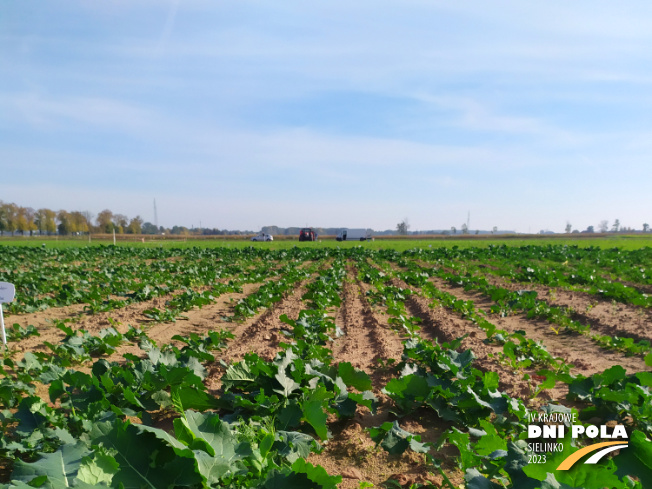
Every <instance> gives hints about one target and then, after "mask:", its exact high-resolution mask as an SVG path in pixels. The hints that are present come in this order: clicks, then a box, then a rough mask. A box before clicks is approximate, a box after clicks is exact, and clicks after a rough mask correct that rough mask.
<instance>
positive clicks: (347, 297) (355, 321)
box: [333, 281, 403, 374]
mask: <svg viewBox="0 0 652 489" xmlns="http://www.w3.org/2000/svg"><path fill="white" fill-rule="evenodd" d="M362 290H363V289H362V288H361V286H360V284H359V283H351V282H348V281H347V282H346V283H345V284H344V300H343V304H342V309H341V311H342V312H341V315H342V319H343V323H341V325H340V327H341V329H342V330H343V331H344V333H345V336H342V337H340V338H338V339H337V341H335V343H334V345H333V358H334V359H335V361H336V362H337V361H339V362H350V363H351V364H352V365H353V366H354V367H356V368H359V369H361V370H364V371H365V372H367V373H370V374H371V373H373V372H374V371H375V369H376V368H377V367H378V360H379V359H384V360H387V359H389V358H394V359H397V360H398V359H400V358H401V353H402V352H403V345H402V343H401V339H400V338H399V337H398V335H397V334H396V333H394V332H393V331H392V330H391V329H390V328H389V326H388V325H386V324H385V325H381V324H380V323H379V322H378V321H377V320H376V318H375V317H374V314H373V311H372V310H371V307H370V306H369V304H368V303H367V301H366V300H363V299H361V294H362Z"/></svg>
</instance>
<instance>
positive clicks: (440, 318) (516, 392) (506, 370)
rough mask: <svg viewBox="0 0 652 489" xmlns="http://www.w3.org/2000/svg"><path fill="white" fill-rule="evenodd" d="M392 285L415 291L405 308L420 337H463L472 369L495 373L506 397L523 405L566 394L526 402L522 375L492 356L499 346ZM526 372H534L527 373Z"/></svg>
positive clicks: (554, 393)
mask: <svg viewBox="0 0 652 489" xmlns="http://www.w3.org/2000/svg"><path fill="white" fill-rule="evenodd" d="M393 283H394V285H396V286H398V287H402V288H407V289H410V290H412V291H413V292H415V293H414V294H412V295H410V296H408V298H407V300H406V301H405V307H406V309H407V310H408V312H409V313H410V314H411V315H413V316H415V317H418V318H419V319H421V321H422V322H421V332H420V335H421V336H422V337H424V338H427V339H430V340H437V341H439V342H440V343H442V342H451V341H453V340H455V339H457V338H461V337H463V336H465V338H464V340H463V341H462V346H461V348H462V349H469V350H471V351H473V354H474V355H475V357H476V359H475V361H474V366H475V367H476V368H478V369H479V370H482V371H484V372H487V371H491V372H496V373H497V374H498V375H499V378H500V389H501V390H503V391H505V392H507V393H508V394H509V395H510V396H512V397H519V398H521V399H523V400H524V401H525V402H526V403H533V402H534V403H535V404H536V403H538V402H539V401H542V400H551V399H561V398H563V396H565V395H566V392H567V391H568V390H567V389H565V388H563V387H561V388H559V389H551V390H548V391H545V392H542V393H541V394H540V395H539V398H538V400H536V401H532V400H530V399H529V396H530V395H531V393H532V390H533V386H532V385H531V384H530V383H529V382H528V381H526V380H524V379H523V374H522V373H518V372H514V371H512V370H511V369H510V367H508V366H506V365H502V364H500V363H499V362H498V361H497V360H496V356H497V355H498V354H499V353H501V352H502V346H500V345H496V344H486V343H484V339H485V338H486V335H485V333H484V331H483V330H481V329H480V328H478V327H477V326H476V325H475V324H473V323H472V322H470V321H467V320H465V319H463V318H462V317H460V316H459V315H458V314H456V313H454V312H451V311H449V310H447V309H446V308H444V307H430V303H431V301H430V300H429V299H427V298H425V297H423V296H421V295H419V294H418V290H417V289H416V288H413V287H410V286H409V285H407V284H406V283H405V282H402V281H400V280H398V279H394V280H393ZM528 373H530V374H531V373H534V372H533V371H532V372H529V371H528Z"/></svg>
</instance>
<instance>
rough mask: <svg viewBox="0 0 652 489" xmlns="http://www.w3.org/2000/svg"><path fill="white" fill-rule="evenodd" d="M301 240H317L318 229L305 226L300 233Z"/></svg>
mask: <svg viewBox="0 0 652 489" xmlns="http://www.w3.org/2000/svg"><path fill="white" fill-rule="evenodd" d="M299 241H317V231H315V230H314V229H312V228H303V229H302V230H301V232H300V233H299Z"/></svg>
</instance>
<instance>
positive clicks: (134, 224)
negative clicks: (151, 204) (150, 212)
mask: <svg viewBox="0 0 652 489" xmlns="http://www.w3.org/2000/svg"><path fill="white" fill-rule="evenodd" d="M142 225H143V220H142V218H141V217H140V216H136V217H134V218H132V219H131V221H129V226H127V233H129V234H140V230H141V228H142Z"/></svg>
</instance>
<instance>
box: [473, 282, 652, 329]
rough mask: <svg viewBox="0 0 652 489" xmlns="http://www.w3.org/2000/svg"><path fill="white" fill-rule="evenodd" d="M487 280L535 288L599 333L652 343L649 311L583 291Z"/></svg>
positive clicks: (542, 297) (505, 286) (503, 285)
mask: <svg viewBox="0 0 652 489" xmlns="http://www.w3.org/2000/svg"><path fill="white" fill-rule="evenodd" d="M486 279H487V281H488V282H489V283H490V284H492V285H495V286H498V287H503V288H505V289H509V290H522V289H527V290H534V291H536V292H537V294H538V296H539V298H541V299H542V300H545V301H546V302H547V303H548V304H550V305H553V306H560V307H568V308H572V310H573V311H574V316H575V318H576V319H578V320H580V321H581V322H584V323H588V324H589V325H590V326H591V329H593V330H596V331H599V332H601V333H602V334H608V335H611V336H621V337H629V338H634V339H635V340H647V341H650V342H652V310H646V309H644V308H640V307H636V306H632V305H628V304H621V303H619V302H615V301H607V300H604V299H601V298H599V297H597V296H594V295H591V294H588V293H585V292H577V291H570V290H565V289H562V288H551V287H546V286H544V285H537V284H532V283H519V282H516V283H515V282H508V281H507V280H505V279H504V278H501V277H496V276H495V275H487V276H486Z"/></svg>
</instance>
